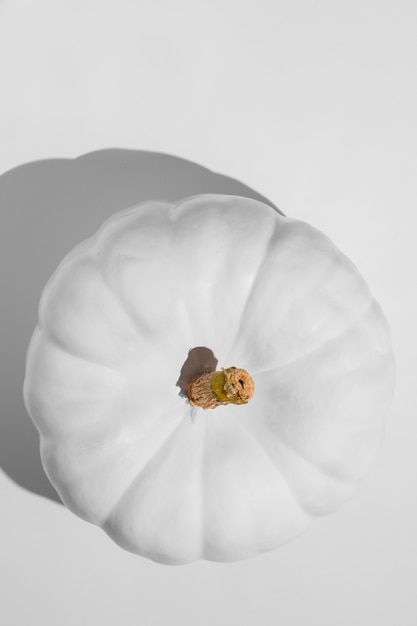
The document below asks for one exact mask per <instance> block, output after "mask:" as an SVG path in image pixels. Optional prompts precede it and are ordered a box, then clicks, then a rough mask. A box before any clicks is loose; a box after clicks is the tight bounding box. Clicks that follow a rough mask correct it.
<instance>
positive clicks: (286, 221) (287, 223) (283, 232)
mask: <svg viewBox="0 0 417 626" xmlns="http://www.w3.org/2000/svg"><path fill="white" fill-rule="evenodd" d="M280 218H281V216H280ZM298 227H300V228H303V229H304V230H305V231H307V232H306V233H304V232H303V234H302V235H300V234H299V233H296V234H294V232H293V231H294V228H298ZM310 234H313V235H314V237H315V240H314V246H312V245H311V242H306V235H310ZM285 237H288V238H289V241H290V242H292V241H293V240H294V237H297V239H299V240H301V241H302V242H303V243H305V244H306V246H310V248H312V249H313V250H314V251H317V250H318V246H319V245H320V244H322V243H323V242H329V243H331V242H330V240H329V239H328V238H327V237H326V236H325V235H324V234H323V233H321V232H320V231H318V230H317V229H315V228H313V227H311V226H310V225H308V224H307V223H305V222H302V221H299V220H295V219H292V218H282V219H279V220H277V221H276V222H275V225H274V231H273V233H272V234H271V237H270V239H269V240H268V246H267V248H266V250H265V256H264V258H263V262H262V264H261V266H260V267H259V268H258V273H257V276H256V280H255V281H254V283H253V289H252V290H251V293H250V294H249V297H248V298H247V300H246V303H245V307H244V309H243V310H242V314H241V317H240V324H239V331H238V333H237V334H236V336H235V339H234V342H233V343H232V348H231V349H230V352H229V355H230V357H228V360H230V359H232V352H233V347H234V345H235V344H236V343H237V342H238V340H239V334H240V332H241V329H242V327H243V325H244V322H245V317H246V316H247V314H248V309H249V306H250V305H252V299H253V297H254V294H255V289H256V288H257V283H258V279H259V276H260V274H261V270H262V269H263V268H264V267H265V266H267V265H268V263H269V262H270V259H268V255H269V253H270V251H271V250H274V249H275V246H276V244H277V239H278V241H280V240H281V239H284V241H285ZM306 249H307V248H306ZM328 252H329V251H328ZM330 252H331V253H332V255H331V256H330V254H326V255H322V258H323V259H325V264H324V266H323V268H322V270H321V271H320V272H319V273H318V275H317V276H316V277H315V280H314V283H310V284H309V288H308V289H307V290H306V291H305V292H304V293H302V294H299V295H298V297H297V298H296V299H294V300H293V301H292V303H291V309H294V308H295V305H296V306H297V307H298V308H300V306H301V303H302V302H303V301H306V300H307V299H308V298H309V297H310V296H311V294H312V293H313V292H314V291H315V290H316V289H317V286H318V285H320V284H321V283H322V282H323V279H325V277H326V276H327V275H329V274H330V275H331V273H333V272H334V271H335V263H334V261H335V259H339V258H340V256H339V255H340V254H342V253H340V251H339V250H338V249H337V248H336V247H335V246H333V245H331V247H330ZM352 265H353V264H352ZM255 295H258V294H255ZM291 309H287V310H284V314H283V315H282V316H281V323H283V322H284V320H285V317H286V316H288V315H289V314H290V310H291ZM232 360H233V359H232ZM268 369H274V368H268ZM254 373H256V372H254Z"/></svg>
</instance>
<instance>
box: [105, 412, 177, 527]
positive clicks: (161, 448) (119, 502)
mask: <svg viewBox="0 0 417 626" xmlns="http://www.w3.org/2000/svg"><path fill="white" fill-rule="evenodd" d="M168 414H169V411H167V415H168ZM186 418H187V415H185V414H183V415H181V417H180V418H179V419H178V422H177V423H176V425H175V427H174V428H173V430H172V431H171V432H170V434H169V435H168V436H167V438H166V439H165V440H164V441H163V443H162V444H161V445H160V446H159V448H158V449H157V450H156V451H155V453H154V454H153V455H152V456H151V457H150V458H149V459H148V460H147V462H146V463H145V464H144V465H143V466H142V467H141V469H140V471H139V472H138V473H137V474H136V476H135V477H134V478H133V480H132V481H130V483H129V484H128V485H127V486H126V487H125V488H124V489H123V490H122V493H121V494H120V497H119V498H118V499H117V501H116V503H115V505H114V506H113V508H112V510H111V512H110V514H109V515H108V516H107V517H106V518H105V520H104V522H103V523H104V526H108V525H109V524H111V521H110V520H111V518H112V517H113V516H114V515H115V514H117V509H119V508H120V507H122V506H123V502H124V501H125V500H126V499H127V498H128V496H129V494H130V493H131V492H132V491H133V490H134V487H135V483H136V482H137V481H138V480H139V479H140V478H141V474H142V472H144V471H145V470H147V469H149V467H150V466H151V465H152V464H153V463H156V459H157V458H158V457H160V456H162V454H163V452H164V451H165V449H166V448H168V447H169V446H170V445H171V443H172V441H173V440H174V439H175V438H176V437H177V436H178V432H179V430H180V428H181V426H183V424H184V421H185V420H186ZM104 526H103V528H104Z"/></svg>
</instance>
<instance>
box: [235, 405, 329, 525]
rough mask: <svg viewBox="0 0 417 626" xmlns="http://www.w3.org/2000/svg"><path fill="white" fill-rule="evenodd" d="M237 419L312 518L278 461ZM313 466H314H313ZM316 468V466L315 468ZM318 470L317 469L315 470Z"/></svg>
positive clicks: (239, 421) (245, 425)
mask: <svg viewBox="0 0 417 626" xmlns="http://www.w3.org/2000/svg"><path fill="white" fill-rule="evenodd" d="M233 417H234V419H235V422H236V423H237V424H239V425H240V427H241V428H243V429H245V430H246V432H247V433H248V435H249V436H250V437H251V438H252V440H253V441H254V442H255V443H256V445H257V447H258V448H259V449H260V450H261V451H262V453H263V454H264V455H265V456H266V457H267V458H268V459H269V461H270V462H271V464H272V465H273V467H274V468H275V470H276V471H277V472H278V473H279V475H280V477H281V478H283V479H284V481H285V482H286V483H287V485H288V487H289V489H290V490H291V493H292V496H293V498H294V501H295V502H296V503H297V504H298V506H299V507H300V509H301V510H302V511H303V512H304V513H305V514H306V515H309V516H310V517H311V513H310V512H309V511H308V510H307V509H306V508H305V506H304V503H303V502H302V501H301V500H300V498H299V496H298V494H297V493H296V492H295V490H294V488H293V485H292V484H291V483H290V482H289V481H288V479H287V476H286V475H285V473H284V472H283V471H282V467H281V466H280V465H279V464H278V463H277V461H276V460H275V459H273V458H272V457H271V455H270V454H268V452H267V450H265V448H264V446H263V445H262V442H261V441H259V439H258V438H257V437H256V435H255V434H254V433H253V432H252V431H251V429H249V428H248V426H247V424H246V423H245V422H244V421H243V420H241V419H239V418H238V417H236V416H233ZM311 465H313V464H311ZM313 467H314V466H313ZM315 469H317V468H315Z"/></svg>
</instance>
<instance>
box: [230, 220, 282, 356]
mask: <svg viewBox="0 0 417 626" xmlns="http://www.w3.org/2000/svg"><path fill="white" fill-rule="evenodd" d="M280 217H281V216H280ZM278 228H281V221H280V220H279V221H278V220H277V221H276V222H275V223H274V224H273V228H272V232H271V233H270V234H269V236H268V239H267V241H266V246H265V251H264V253H263V255H262V258H261V260H260V262H259V265H258V267H257V269H256V272H255V273H254V275H253V279H252V283H251V286H250V288H249V290H248V293H247V295H246V298H245V302H244V303H243V306H242V309H241V311H240V314H239V323H238V324H237V328H236V332H235V335H234V337H233V339H232V340H231V341H230V344H229V350H228V353H227V354H228V356H227V357H226V359H225V361H226V362H228V361H229V359H231V354H232V352H233V347H234V346H235V344H236V342H237V341H238V340H239V337H240V334H241V331H242V326H243V323H244V320H245V314H246V312H247V309H248V307H249V304H250V302H251V299H252V296H253V293H254V291H255V289H256V285H257V282H258V279H259V275H260V273H261V271H262V269H263V268H264V266H265V263H266V261H267V258H268V254H269V250H270V247H271V244H272V241H273V239H274V236H275V235H276V233H277V231H278ZM229 355H230V356H229Z"/></svg>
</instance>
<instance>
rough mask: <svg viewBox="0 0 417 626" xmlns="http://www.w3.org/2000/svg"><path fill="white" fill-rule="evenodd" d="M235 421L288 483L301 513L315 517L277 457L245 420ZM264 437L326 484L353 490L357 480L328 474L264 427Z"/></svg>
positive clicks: (314, 513)
mask: <svg viewBox="0 0 417 626" xmlns="http://www.w3.org/2000/svg"><path fill="white" fill-rule="evenodd" d="M235 418H236V421H237V422H239V424H240V426H241V427H242V428H245V429H246V430H247V432H248V433H249V434H250V435H251V436H252V437H253V439H254V440H255V441H256V442H257V443H258V445H259V447H260V448H262V450H263V452H264V453H265V454H266V455H267V456H268V457H269V458H270V460H271V463H273V465H275V466H276V467H277V469H278V471H279V472H280V473H281V475H282V477H283V478H284V479H285V480H286V482H287V483H288V485H289V487H290V488H291V490H292V492H293V495H294V498H295V499H296V500H297V501H298V503H299V505H300V507H301V508H302V509H303V511H304V512H305V513H306V514H307V515H310V516H311V517H317V513H316V512H312V511H311V510H309V509H308V505H306V504H305V503H304V502H302V500H301V497H300V496H299V495H298V493H297V492H296V487H295V486H294V485H293V484H292V482H291V479H290V478H289V476H288V472H287V470H285V469H283V467H282V464H281V463H279V460H278V458H279V456H278V455H277V456H276V457H273V456H272V455H271V454H269V452H268V451H267V450H266V449H265V447H264V445H263V443H262V441H261V440H260V439H259V437H258V436H257V434H256V433H255V432H254V431H253V430H252V429H251V428H250V427H249V426H248V423H247V421H245V420H241V419H238V418H237V417H235ZM265 436H268V437H274V439H276V440H277V441H278V445H280V446H282V447H284V448H286V449H287V451H288V452H290V453H291V454H292V455H293V456H295V457H296V458H298V459H300V460H301V461H302V463H303V464H306V465H308V466H309V467H311V468H312V469H313V471H315V472H317V473H318V474H321V475H322V476H323V477H324V478H325V479H326V481H328V483H330V484H331V483H336V484H338V485H342V486H346V485H347V484H348V485H350V486H351V487H352V489H355V488H356V486H357V484H358V482H359V480H356V481H355V480H347V479H346V478H342V477H340V476H336V475H334V474H333V473H331V472H329V471H328V470H326V469H325V468H324V467H320V466H319V465H316V464H315V463H314V462H313V461H312V460H311V459H309V458H307V457H305V456H304V455H303V454H302V453H301V452H300V450H297V449H296V448H295V447H293V446H292V445H291V444H290V443H289V442H288V441H286V440H284V439H282V438H281V437H280V436H278V435H276V434H275V433H273V432H270V431H269V430H267V428H266V427H265ZM321 515H326V513H321Z"/></svg>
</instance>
